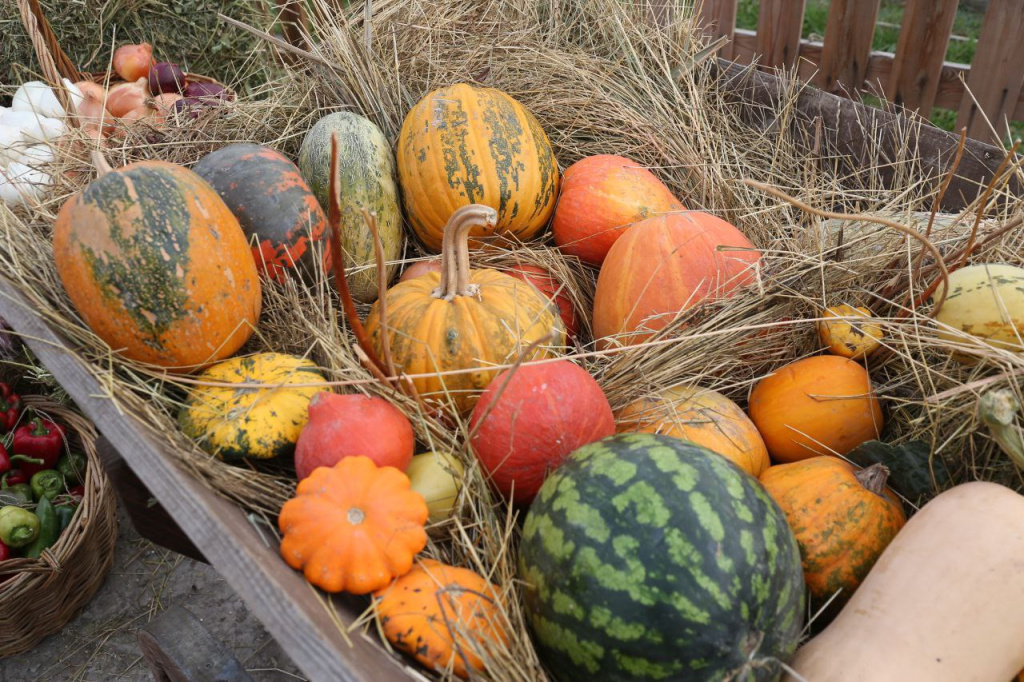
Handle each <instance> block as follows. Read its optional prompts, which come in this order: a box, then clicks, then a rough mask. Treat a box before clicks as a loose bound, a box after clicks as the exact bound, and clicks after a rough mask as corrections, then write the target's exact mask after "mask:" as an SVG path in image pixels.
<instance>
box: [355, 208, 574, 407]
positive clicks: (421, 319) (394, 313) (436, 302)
mask: <svg viewBox="0 0 1024 682" xmlns="http://www.w3.org/2000/svg"><path fill="white" fill-rule="evenodd" d="M496 220H497V214H496V212H495V211H494V209H491V208H489V207H487V206H480V205H472V206H464V207H462V208H460V209H458V210H457V211H456V212H455V213H454V214H453V215H452V216H451V220H450V221H449V223H448V226H447V227H446V228H445V244H444V248H443V249H442V251H441V272H440V273H437V272H428V273H426V274H424V275H422V276H420V277H416V278H413V279H410V280H407V281H405V282H399V283H398V284H396V285H395V286H393V287H391V288H390V289H388V291H387V293H386V294H385V295H384V296H383V297H382V300H383V301H384V302H385V304H386V306H387V313H386V314H387V323H386V325H382V324H381V313H380V304H381V301H380V300H378V301H377V302H376V303H374V305H373V308H372V309H371V310H370V315H369V316H368V317H367V318H366V331H367V333H368V334H369V336H370V341H371V342H372V343H373V346H374V349H375V350H376V351H377V354H378V355H380V356H381V357H385V356H386V354H385V349H384V342H385V340H387V342H388V345H389V349H390V356H391V358H392V360H393V361H394V364H395V367H396V369H397V370H398V371H399V372H402V373H404V374H408V375H412V378H413V383H414V384H415V386H416V390H417V391H418V393H419V395H420V397H422V398H423V399H425V400H426V401H428V403H429V404H432V405H436V406H438V407H441V408H442V409H446V408H448V407H449V406H450V405H451V404H452V403H454V407H455V410H456V411H457V412H459V413H461V414H466V413H467V412H469V411H470V410H472V409H473V406H474V405H475V404H476V402H477V400H478V399H479V397H480V393H481V392H482V391H483V390H484V389H485V388H487V385H488V384H490V382H491V380H492V379H493V378H494V376H495V375H496V374H497V373H498V372H499V371H500V370H501V368H502V366H504V365H508V364H509V363H512V362H514V361H515V360H516V359H517V358H518V357H519V355H520V353H522V352H523V351H525V350H526V349H527V348H529V347H530V346H531V344H534V343H536V344H537V345H536V347H534V348H533V349H532V350H531V351H530V353H529V354H528V356H527V358H526V359H536V358H543V357H549V356H551V355H553V354H554V353H555V349H557V348H558V347H561V346H563V345H564V344H565V325H564V324H563V323H562V318H561V316H560V315H559V312H558V308H557V307H556V306H555V305H554V304H553V303H552V302H551V301H550V300H549V299H547V298H546V297H545V296H544V295H543V294H541V293H540V292H539V291H537V289H536V288H534V287H533V285H531V284H528V283H527V282H523V281H522V280H518V279H516V278H514V277H511V276H509V275H506V274H504V273H501V272H498V271H497V270H490V269H480V270H472V269H470V267H469V247H468V245H467V240H468V234H469V232H470V230H471V229H472V228H473V227H475V226H478V225H483V226H484V227H489V226H493V224H494V222H495V221H496ZM495 367H497V369H491V368H495ZM465 370H472V371H465ZM449 399H450V400H449Z"/></svg>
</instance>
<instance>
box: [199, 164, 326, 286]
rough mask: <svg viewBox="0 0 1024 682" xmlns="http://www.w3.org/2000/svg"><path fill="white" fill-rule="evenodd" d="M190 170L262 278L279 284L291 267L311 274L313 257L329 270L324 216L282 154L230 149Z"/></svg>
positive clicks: (313, 269) (313, 264)
mask: <svg viewBox="0 0 1024 682" xmlns="http://www.w3.org/2000/svg"><path fill="white" fill-rule="evenodd" d="M192 170H194V171H195V172H196V173H197V174H198V175H199V176H200V177H202V178H203V179H204V180H206V181H207V182H208V183H210V185H212V186H213V188H214V189H215V190H216V191H217V194H219V195H220V197H221V199H223V200H224V203H225V204H227V206H228V208H230V209H231V212H232V213H234V214H235V217H236V218H238V222H239V224H240V225H241V226H242V229H243V230H244V231H245V234H246V236H247V237H248V238H249V243H250V245H251V246H252V253H253V258H255V260H256V266H257V267H258V268H259V270H260V273H261V274H265V275H266V276H267V277H269V278H270V279H273V280H275V281H278V282H280V281H283V280H284V279H285V277H286V276H287V275H288V274H289V273H292V272H294V271H295V269H296V268H298V270H299V271H300V272H301V273H303V274H305V275H309V274H312V273H314V272H315V267H316V262H315V259H316V257H317V254H319V255H320V257H321V258H322V259H323V263H324V266H323V267H324V270H325V271H326V272H329V271H330V248H329V243H328V239H329V237H330V231H329V229H328V225H327V216H326V215H325V214H324V211H323V209H322V208H321V207H320V204H319V202H317V200H316V197H315V196H313V193H312V191H311V190H310V188H309V185H308V184H306V181H305V179H304V178H303V177H302V174H301V173H300V172H299V169H298V167H297V166H296V165H295V164H294V163H292V162H291V161H289V160H288V158H287V157H285V156H284V155H283V154H281V153H280V152H278V151H276V150H274V149H270V148H269V147H261V146H259V145H255V144H233V145H229V146H227V147H223V148H221V149H218V150H217V151H215V152H213V153H211V154H208V155H207V156H205V157H203V158H202V159H201V160H200V161H199V162H198V163H197V164H196V165H195V166H194V167H193V168H192ZM314 245H316V246H314Z"/></svg>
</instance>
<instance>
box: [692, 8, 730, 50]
mask: <svg viewBox="0 0 1024 682" xmlns="http://www.w3.org/2000/svg"><path fill="white" fill-rule="evenodd" d="M697 2H698V6H697V22H698V23H699V24H700V25H701V26H702V27H704V32H705V33H706V34H707V35H708V37H709V38H710V39H711V40H712V41H714V40H717V39H719V38H721V37H722V36H727V37H728V39H729V42H727V43H725V44H724V45H722V47H721V48H719V50H718V56H719V57H721V58H722V59H730V60H731V59H734V58H735V56H736V53H735V49H734V48H733V44H732V41H733V36H734V35H735V34H736V6H737V4H738V3H739V0H697Z"/></svg>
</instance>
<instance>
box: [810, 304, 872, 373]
mask: <svg viewBox="0 0 1024 682" xmlns="http://www.w3.org/2000/svg"><path fill="white" fill-rule="evenodd" d="M821 316H822V319H821V320H819V321H818V338H819V339H821V343H822V345H823V346H825V348H827V349H828V352H829V353H832V355H839V356H841V357H844V358H853V359H854V360H857V359H860V358H862V357H864V356H865V355H868V354H869V353H871V352H872V351H874V350H875V349H876V348H878V347H879V346H880V345H881V338H882V328H881V327H879V326H878V325H877V324H872V323H871V311H870V310H868V309H867V308H854V307H853V306H850V305H838V306H833V307H831V308H825V310H824V311H822V315H821ZM859 318H863V319H859Z"/></svg>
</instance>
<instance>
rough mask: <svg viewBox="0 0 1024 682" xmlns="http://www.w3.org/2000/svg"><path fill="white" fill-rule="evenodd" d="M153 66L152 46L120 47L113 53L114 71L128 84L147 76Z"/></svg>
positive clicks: (145, 44)
mask: <svg viewBox="0 0 1024 682" xmlns="http://www.w3.org/2000/svg"><path fill="white" fill-rule="evenodd" d="M152 66H153V46H152V45H150V44H149V43H139V44H138V45H122V46H121V47H119V48H117V50H116V51H115V52H114V71H116V72H117V75H118V76H120V77H121V78H123V79H125V80H126V81H128V82H129V83H134V82H135V81H137V80H139V79H140V78H146V77H148V76H149V69H150V68H151V67H152Z"/></svg>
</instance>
